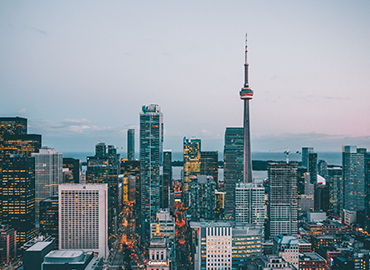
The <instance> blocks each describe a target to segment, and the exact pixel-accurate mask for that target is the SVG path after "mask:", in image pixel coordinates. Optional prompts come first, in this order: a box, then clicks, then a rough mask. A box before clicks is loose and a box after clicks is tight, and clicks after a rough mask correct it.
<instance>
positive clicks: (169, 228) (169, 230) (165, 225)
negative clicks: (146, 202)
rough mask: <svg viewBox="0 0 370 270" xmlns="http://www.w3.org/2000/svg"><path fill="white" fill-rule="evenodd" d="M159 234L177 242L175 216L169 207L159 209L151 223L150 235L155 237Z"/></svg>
mask: <svg viewBox="0 0 370 270" xmlns="http://www.w3.org/2000/svg"><path fill="white" fill-rule="evenodd" d="M158 234H160V235H163V237H164V238H167V239H168V240H169V241H170V242H172V243H174V242H175V218H174V217H173V216H172V215H171V213H170V211H169V210H168V209H167V208H166V209H159V210H158V212H157V215H156V220H155V222H152V223H150V237H151V238H153V237H155V236H156V235H158Z"/></svg>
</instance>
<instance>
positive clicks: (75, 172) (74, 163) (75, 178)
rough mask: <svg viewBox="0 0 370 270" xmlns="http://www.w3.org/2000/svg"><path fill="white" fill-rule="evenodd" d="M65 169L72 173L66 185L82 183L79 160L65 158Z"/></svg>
mask: <svg viewBox="0 0 370 270" xmlns="http://www.w3.org/2000/svg"><path fill="white" fill-rule="evenodd" d="M63 168H66V169H68V170H69V171H70V172H71V174H70V177H69V178H68V181H64V183H75V184H78V183H80V174H81V163H80V160H79V159H75V158H63Z"/></svg>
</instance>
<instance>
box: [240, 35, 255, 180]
mask: <svg viewBox="0 0 370 270" xmlns="http://www.w3.org/2000/svg"><path fill="white" fill-rule="evenodd" d="M247 55H248V47H247V34H245V63H244V86H243V88H242V89H241V90H240V99H242V100H243V101H244V120H243V127H244V182H245V183H252V182H253V178H252V152H251V138H250V125H249V100H250V99H252V98H253V90H252V88H250V87H249V83H248V66H249V65H248V60H247Z"/></svg>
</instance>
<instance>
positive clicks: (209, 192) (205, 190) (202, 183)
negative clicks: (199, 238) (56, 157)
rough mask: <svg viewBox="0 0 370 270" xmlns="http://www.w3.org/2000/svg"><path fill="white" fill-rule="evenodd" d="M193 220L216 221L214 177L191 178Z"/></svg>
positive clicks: (200, 176) (199, 176)
mask: <svg viewBox="0 0 370 270" xmlns="http://www.w3.org/2000/svg"><path fill="white" fill-rule="evenodd" d="M190 186H191V193H190V194H191V205H190V209H191V220H192V221H200V219H205V220H214V219H215V203H216V200H215V182H214V180H213V177H212V176H208V175H197V176H192V177H191V185H190Z"/></svg>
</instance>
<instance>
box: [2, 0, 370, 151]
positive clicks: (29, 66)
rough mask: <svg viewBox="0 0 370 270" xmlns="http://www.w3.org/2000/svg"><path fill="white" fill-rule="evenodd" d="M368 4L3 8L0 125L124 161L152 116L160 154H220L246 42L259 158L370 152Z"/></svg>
mask: <svg viewBox="0 0 370 270" xmlns="http://www.w3.org/2000/svg"><path fill="white" fill-rule="evenodd" d="M369 9H370V3H368V2H366V1H359V2H356V5H354V4H351V3H347V2H344V1H343V2H337V1H335V2H334V1H328V2H325V3H320V4H317V3H314V2H309V3H295V2H292V1H281V2H279V3H269V4H268V5H266V3H253V2H235V3H232V4H230V3H224V2H221V1H216V2H213V3H212V5H210V4H208V3H206V2H203V3H198V2H197V3H196V2H190V3H172V2H166V1H164V2H161V3H151V2H149V1H148V2H145V1H144V2H142V3H141V4H140V3H129V2H127V3H121V2H110V3H104V4H102V3H99V2H92V3H90V4H89V6H86V5H85V4H83V3H74V2H68V1H67V2H53V3H44V2H39V1H34V2H32V3H27V2H22V1H20V2H17V3H13V2H4V3H0V35H1V36H2V37H3V39H2V40H0V45H1V47H2V48H3V50H2V51H1V52H0V59H1V61H0V89H1V93H2V98H1V100H0V115H2V116H4V117H14V116H21V117H25V118H27V119H28V122H29V132H28V133H30V134H31V133H36V134H42V135H43V145H45V146H49V147H52V148H55V149H57V151H58V152H62V153H63V152H72V151H81V152H82V151H91V152H92V151H93V147H94V145H95V144H97V143H98V142H99V141H101V142H105V143H107V144H112V145H116V146H117V147H118V148H119V149H121V148H122V149H123V151H126V150H127V149H126V145H127V137H126V134H127V129H130V128H134V129H135V130H136V133H135V134H136V135H135V140H136V141H137V142H138V141H139V140H138V131H139V128H138V127H139V113H140V108H141V106H142V105H144V104H158V105H159V106H161V108H162V111H163V122H164V131H165V132H164V148H165V149H172V150H173V151H178V152H181V151H182V138H183V137H188V138H199V139H201V140H202V147H203V148H204V150H206V151H207V150H218V151H219V152H221V151H222V149H223V144H224V134H225V130H226V127H242V125H243V119H242V115H243V106H242V104H240V100H239V99H238V97H237V96H236V95H237V94H236V93H237V92H238V91H239V90H240V85H241V84H242V83H243V70H242V69H241V65H242V64H243V62H244V61H243V60H244V58H243V55H242V54H243V46H244V35H245V32H247V33H248V47H249V52H250V54H249V64H250V66H251V68H250V71H249V72H250V78H251V80H250V83H251V85H252V86H253V89H254V90H255V96H254V99H253V103H251V106H250V110H251V112H250V113H251V115H252V119H251V148H252V152H254V151H266V152H268V151H277V149H279V151H282V149H284V148H285V149H286V148H287V147H289V148H290V149H292V150H300V149H301V147H302V146H313V147H314V148H315V149H317V151H336V152H340V151H341V146H342V145H357V146H358V147H366V148H370V136H369V135H370V119H369V118H368V117H366V116H367V115H368V114H369V112H370V109H369V106H368V104H367V103H368V100H370V93H369V92H368V91H366V89H367V88H368V87H369V86H370V82H369V80H368V79H367V74H368V73H369V71H370V65H369V63H370V55H369V54H368V53H367V48H368V47H369V45H370V39H369V37H370V35H369V29H368V27H367V26H368V25H369V23H370V18H368V16H367V14H368V11H369ZM136 152H138V143H137V144H136Z"/></svg>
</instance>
